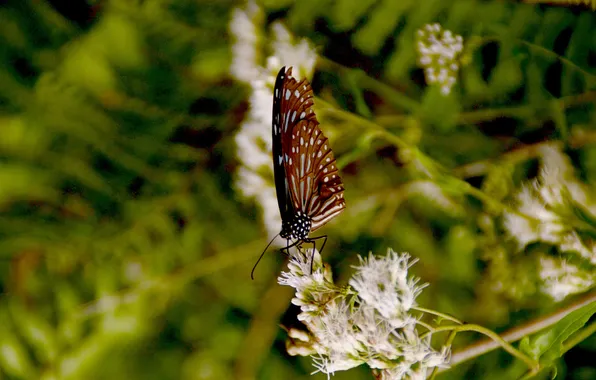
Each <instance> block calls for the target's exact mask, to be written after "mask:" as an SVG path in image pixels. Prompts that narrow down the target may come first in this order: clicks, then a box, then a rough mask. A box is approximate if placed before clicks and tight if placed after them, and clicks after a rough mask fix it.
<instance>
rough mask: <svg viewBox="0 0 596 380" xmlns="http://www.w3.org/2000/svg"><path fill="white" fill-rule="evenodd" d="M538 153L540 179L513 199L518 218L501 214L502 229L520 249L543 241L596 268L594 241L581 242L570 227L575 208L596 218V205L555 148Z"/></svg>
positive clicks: (551, 146) (545, 147) (569, 164)
mask: <svg viewBox="0 0 596 380" xmlns="http://www.w3.org/2000/svg"><path fill="white" fill-rule="evenodd" d="M540 153H541V169H540V174H539V177H538V178H537V179H536V180H534V181H532V182H531V183H530V184H528V185H525V186H524V187H523V188H522V189H521V191H520V192H519V193H518V194H517V195H516V200H517V204H518V210H519V212H520V214H517V213H512V212H506V213H504V226H505V229H506V231H507V232H508V233H509V234H510V235H511V236H512V237H513V238H514V239H515V240H516V241H517V242H518V246H519V249H523V248H525V247H526V246H527V245H528V244H530V243H533V242H537V241H542V242H545V243H549V244H552V245H555V246H557V247H558V248H559V249H560V251H561V252H570V253H571V252H573V253H575V254H578V255H579V256H581V257H582V258H583V259H586V260H587V261H588V262H589V263H590V264H591V265H596V241H595V240H594V239H592V240H590V239H587V240H582V238H580V235H579V234H578V232H577V231H576V230H575V229H574V228H575V227H574V224H573V223H572V222H573V221H574V220H576V216H575V214H576V211H575V210H574V208H582V209H583V210H584V211H585V212H586V213H591V214H592V215H594V216H596V203H594V202H592V201H591V199H590V196H589V195H588V194H589V191H588V190H587V189H586V187H585V185H584V184H582V183H581V182H580V181H579V180H578V179H577V178H575V176H574V173H573V166H572V165H571V162H570V161H569V158H568V157H567V156H565V155H564V154H563V153H562V152H561V151H560V150H559V149H558V148H557V147H556V146H554V145H547V146H544V147H542V148H541V151H540ZM528 217H529V218H528Z"/></svg>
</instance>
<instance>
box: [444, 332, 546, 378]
mask: <svg viewBox="0 0 596 380" xmlns="http://www.w3.org/2000/svg"><path fill="white" fill-rule="evenodd" d="M441 331H455V332H462V331H475V332H478V333H480V334H484V335H486V336H488V337H489V338H490V339H492V341H494V342H495V343H496V344H498V345H499V346H501V347H502V348H503V349H504V350H505V351H507V352H509V353H510V354H511V355H513V356H515V357H516V358H518V359H520V360H522V361H523V362H524V363H526V364H527V365H528V367H529V368H531V369H535V368H537V367H538V366H539V363H538V362H536V361H535V360H534V359H532V358H530V357H529V356H527V355H525V354H524V353H522V352H521V351H519V350H517V349H516V348H515V347H513V346H512V345H511V344H509V343H507V342H506V341H505V340H504V339H503V338H502V337H500V336H499V335H498V334H497V333H495V332H494V331H492V330H489V329H487V328H485V327H482V326H479V325H473V324H465V325H460V326H442V327H436V328H435V332H441ZM452 365H453V360H452Z"/></svg>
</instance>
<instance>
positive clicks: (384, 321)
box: [278, 250, 449, 379]
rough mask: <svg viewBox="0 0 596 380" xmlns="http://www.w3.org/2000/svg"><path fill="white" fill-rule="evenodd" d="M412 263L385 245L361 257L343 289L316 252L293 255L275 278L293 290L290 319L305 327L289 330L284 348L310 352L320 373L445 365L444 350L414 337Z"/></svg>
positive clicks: (401, 373)
mask: <svg viewBox="0 0 596 380" xmlns="http://www.w3.org/2000/svg"><path fill="white" fill-rule="evenodd" d="M311 257H312V258H313V260H314V262H313V263H311ZM414 263H415V260H411V259H410V256H409V255H408V254H406V253H404V254H397V253H396V252H393V251H392V250H388V253H387V255H386V256H385V257H375V256H373V255H369V257H368V258H366V259H362V258H361V259H360V265H359V266H358V267H356V269H357V273H356V274H355V275H354V276H353V278H352V279H351V280H350V284H351V285H352V287H353V289H351V288H350V287H343V288H342V287H339V286H337V285H335V284H334V283H333V281H332V280H331V274H330V272H329V270H328V268H327V267H326V266H324V265H323V264H322V263H321V260H320V255H319V253H318V252H317V251H307V252H305V254H300V253H298V254H296V255H295V256H293V257H292V258H291V259H290V263H289V264H288V267H289V269H290V272H282V274H281V276H280V277H279V279H278V282H279V283H280V284H281V285H289V286H292V287H294V288H295V289H296V295H295V297H294V299H293V300H292V302H293V303H294V304H296V305H298V306H300V309H301V313H300V314H299V316H298V319H299V320H301V321H303V322H304V324H305V325H306V327H307V328H308V333H298V332H295V331H290V333H289V335H290V337H291V338H292V341H291V342H290V343H289V344H288V353H290V354H291V355H311V356H313V358H314V364H315V367H316V368H317V370H318V371H320V372H323V373H326V374H333V373H334V372H335V371H342V370H347V369H350V368H353V367H356V366H358V365H360V364H363V363H366V364H368V366H369V367H371V368H376V369H381V370H383V371H386V372H383V374H384V375H383V376H385V377H383V378H388V379H389V378H391V379H402V378H416V376H422V377H421V378H424V377H425V376H426V374H427V370H428V369H430V368H432V367H436V366H444V365H446V364H447V363H448V361H449V350H448V349H447V348H443V349H442V350H441V351H440V352H437V351H435V350H434V349H433V348H432V347H431V346H430V335H427V336H426V337H425V338H423V339H422V338H420V337H419V335H418V332H417V330H416V329H417V326H418V323H417V322H418V319H417V318H416V317H414V316H412V315H410V314H409V311H410V310H411V308H412V307H413V306H414V305H415V298H416V297H417V296H418V294H419V293H420V292H421V290H422V289H423V288H424V286H420V285H417V282H418V281H417V280H416V279H412V278H409V277H408V269H409V268H410V266H412V265H413V264H414ZM387 376H391V377H387Z"/></svg>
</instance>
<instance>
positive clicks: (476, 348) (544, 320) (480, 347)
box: [451, 292, 596, 365]
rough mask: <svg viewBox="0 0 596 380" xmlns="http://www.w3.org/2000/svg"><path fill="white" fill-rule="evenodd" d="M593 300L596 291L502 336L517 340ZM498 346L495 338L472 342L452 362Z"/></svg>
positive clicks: (466, 358) (467, 358) (477, 354)
mask: <svg viewBox="0 0 596 380" xmlns="http://www.w3.org/2000/svg"><path fill="white" fill-rule="evenodd" d="M592 302H596V292H592V293H589V294H587V295H586V296H584V297H582V298H581V299H579V300H578V301H577V302H575V303H573V304H571V305H569V306H566V307H564V308H562V309H559V310H557V311H556V312H554V313H551V314H549V315H546V316H543V317H540V318H538V319H535V320H532V321H529V322H527V323H525V324H523V325H521V326H518V327H515V328H513V329H511V330H509V331H507V332H505V333H503V334H501V337H502V339H503V340H505V341H506V342H515V341H517V340H519V339H521V338H523V337H525V336H527V335H531V334H535V333H537V332H538V331H541V330H543V329H545V328H547V327H549V326H552V325H554V324H555V323H557V322H558V321H560V320H561V319H562V318H563V317H565V316H566V315H568V314H569V313H571V312H573V311H575V310H577V309H579V308H581V307H583V306H585V305H588V304H590V303H592ZM497 347H499V345H498V344H497V343H496V342H494V341H493V340H490V339H485V340H481V341H479V342H476V343H474V344H472V345H471V346H468V347H466V348H464V349H462V350H460V351H457V352H455V353H453V355H452V356H451V364H452V365H456V364H459V363H462V362H465V361H467V360H469V359H472V358H475V357H478V356H480V355H483V354H485V353H487V352H490V351H492V350H494V349H495V348H497Z"/></svg>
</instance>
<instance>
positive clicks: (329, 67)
mask: <svg viewBox="0 0 596 380" xmlns="http://www.w3.org/2000/svg"><path fill="white" fill-rule="evenodd" d="M317 64H318V65H319V66H320V67H321V68H322V69H324V70H326V71H331V72H333V73H336V74H337V75H338V76H343V75H346V76H350V77H351V78H352V80H354V82H355V83H357V84H359V85H360V86H362V87H363V88H366V89H369V90H371V91H374V92H375V93H377V94H378V95H381V96H382V97H383V99H385V100H387V101H388V102H390V103H391V104H393V105H394V106H396V107H397V108H400V109H403V110H406V111H408V112H409V113H416V112H417V111H418V109H419V108H420V104H419V103H418V102H416V101H415V100H414V99H411V98H409V97H407V96H406V95H404V94H403V93H401V92H399V91H397V90H395V89H394V88H393V87H391V86H389V85H388V84H385V83H383V82H380V81H378V80H376V79H374V78H371V77H370V76H368V75H367V74H366V73H365V72H364V71H362V70H360V69H352V68H348V67H345V66H343V65H340V64H339V63H337V62H334V61H332V60H330V59H328V58H325V57H318V59H317Z"/></svg>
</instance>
